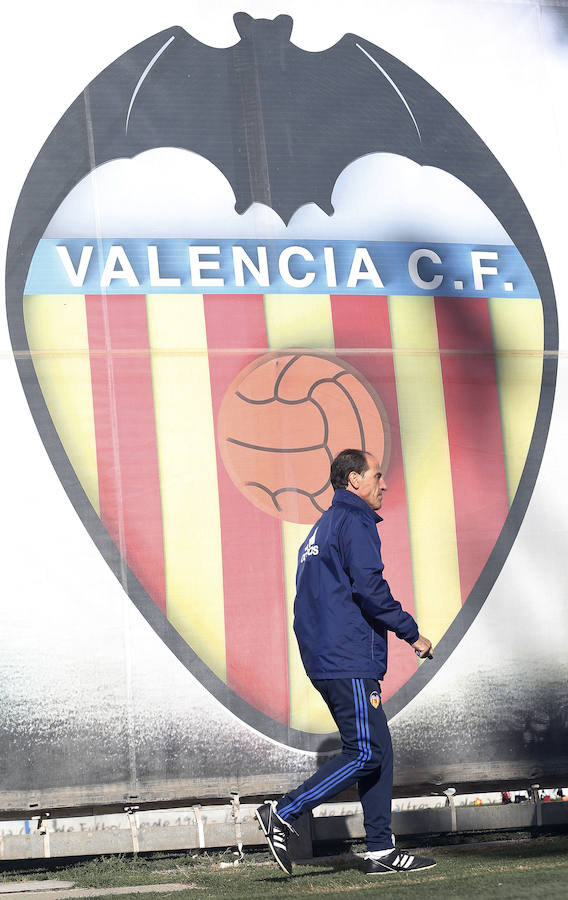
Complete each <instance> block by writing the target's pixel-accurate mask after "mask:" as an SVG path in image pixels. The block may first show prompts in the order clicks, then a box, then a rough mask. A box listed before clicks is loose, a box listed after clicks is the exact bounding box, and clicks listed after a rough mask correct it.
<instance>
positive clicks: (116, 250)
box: [26, 238, 538, 297]
mask: <svg viewBox="0 0 568 900" xmlns="http://www.w3.org/2000/svg"><path fill="white" fill-rule="evenodd" d="M296 291H299V292H303V293H306V292H307V293H315V294H322V293H342V294H367V293H372V294H377V293H379V294H402V295H405V294H411V295H416V294H420V293H423V294H425V295H433V294H440V295H444V296H446V297H451V296H455V297H459V296H469V297H536V296H538V292H537V288H536V285H535V282H534V279H533V277H532V275H531V273H530V271H529V269H528V267H527V266H526V264H525V262H524V260H523V258H522V256H521V255H520V253H519V252H518V250H517V249H516V247H514V246H512V245H504V244H501V245H489V244H449V243H425V244H423V245H421V244H418V243H410V242H394V241H375V242H359V243H357V242H355V241H313V240H309V241H303V242H302V243H301V244H300V243H293V242H290V241H282V240H267V241H255V240H243V241H238V240H236V239H235V240H226V239H223V240H217V239H214V238H209V239H204V240H198V241H195V240H183V239H179V238H168V239H163V238H162V239H157V240H151V239H148V240H144V239H140V238H136V239H134V238H116V239H108V238H105V239H98V240H97V239H91V240H89V239H77V238H74V239H70V240H63V239H44V240H41V241H40V242H39V244H38V247H37V249H36V252H35V254H34V258H33V261H32V265H31V267H30V271H29V274H28V279H27V282H26V293H27V294H60V293H64V294H73V293H78V294H101V293H106V294H125V293H140V294H146V293H152V292H157V293H184V294H185V293H200V294H202V293H227V294H256V293H285V294H289V293H294V292H296Z"/></svg>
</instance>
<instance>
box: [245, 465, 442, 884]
mask: <svg viewBox="0 0 568 900" xmlns="http://www.w3.org/2000/svg"><path fill="white" fill-rule="evenodd" d="M331 484H332V486H333V488H334V490H335V494H334V497H333V502H332V504H331V507H330V508H329V509H328V510H327V512H325V513H324V514H323V515H322V516H321V518H320V519H319V521H318V522H316V524H315V525H314V527H313V528H312V530H311V531H310V534H309V535H308V539H307V541H306V542H305V544H303V545H302V547H300V551H299V554H298V571H297V575H296V602H295V604H294V631H295V633H296V637H297V639H298V645H299V648H300V654H301V656H302V662H303V664H304V667H305V669H306V672H307V674H308V676H309V678H310V680H311V681H312V683H313V685H314V686H315V687H316V688H317V690H318V691H319V692H320V693H321V695H322V697H323V698H324V700H325V702H326V704H327V706H328V707H329V710H330V712H331V714H332V716H333V718H334V720H335V723H336V725H337V727H338V730H339V733H340V735H341V741H342V751H341V754H340V755H339V756H336V757H335V758H333V759H331V760H329V761H328V762H326V763H325V764H324V765H323V766H322V767H321V768H320V769H319V770H318V771H317V772H316V773H315V775H312V777H311V778H308V779H307V781H305V782H304V783H303V784H301V785H300V786H299V787H297V788H296V789H295V790H292V791H290V792H289V793H288V794H286V795H285V796H284V797H282V799H281V800H279V801H278V802H276V801H275V800H274V801H271V802H266V803H263V804H262V806H260V807H259V808H258V809H257V811H256V817H257V819H258V821H259V824H260V827H261V828H262V830H263V832H264V834H265V835H266V839H267V841H268V845H269V847H270V850H271V852H272V854H273V856H274V858H275V859H276V862H277V863H278V865H279V866H280V868H281V869H282V870H283V871H284V872H286V873H287V874H288V875H290V874H291V872H292V863H291V861H290V857H289V854H288V849H287V842H288V836H289V834H290V831H291V830H292V823H293V822H294V820H295V819H297V818H298V817H299V816H301V815H302V813H304V812H307V811H308V810H310V809H313V808H314V807H315V806H318V805H319V804H320V803H323V802H325V801H326V800H328V799H330V798H331V797H333V796H334V795H335V794H338V793H339V792H340V791H343V790H345V789H346V788H348V787H350V786H351V785H352V784H354V783H355V782H357V784H358V789H359V797H360V800H361V804H362V806H363V814H364V823H365V832H366V838H367V850H368V852H367V854H366V856H365V869H366V872H367V874H369V875H379V874H386V873H392V872H409V871H415V870H418V869H427V868H431V867H432V866H435V865H436V862H435V860H433V859H427V858H423V857H419V856H413V855H412V854H408V853H404V852H399V851H397V850H395V849H393V838H392V833H391V829H390V821H391V801H392V777H393V755H392V744H391V738H390V733H389V729H388V725H387V720H386V716H385V714H384V711H383V708H382V705H381V689H380V684H379V680H380V679H382V678H383V677H384V675H385V672H386V669H387V632H388V631H393V632H394V633H395V634H396V636H397V637H398V638H400V639H401V640H404V641H407V643H409V644H410V645H411V646H412V647H413V648H414V649H415V651H416V653H417V654H418V655H419V656H420V657H421V658H422V659H424V658H425V657H427V656H431V655H432V654H431V650H432V644H431V642H430V641H429V640H428V639H427V638H425V637H422V636H421V635H420V634H419V631H418V626H417V624H416V622H415V621H414V619H413V618H412V616H411V615H410V614H409V613H407V612H405V611H404V610H403V609H402V607H401V605H400V603H398V602H397V601H396V600H395V599H394V597H393V596H392V594H391V592H390V589H389V586H388V584H387V582H386V581H385V580H384V578H383V575H382V572H383V563H382V560H381V543H380V540H379V536H378V532H377V523H378V522H380V521H382V520H381V518H380V516H378V515H377V513H376V510H378V509H380V508H381V503H382V495H383V492H384V491H386V489H387V486H386V484H385V481H384V478H383V475H382V473H381V471H380V467H379V463H378V461H377V460H376V459H375V457H374V456H373V455H372V454H370V453H364V452H363V451H361V450H342V452H341V453H339V454H338V455H337V456H336V458H335V459H334V460H333V462H332V464H331Z"/></svg>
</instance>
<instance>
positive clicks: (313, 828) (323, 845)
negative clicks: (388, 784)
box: [288, 737, 362, 874]
mask: <svg viewBox="0 0 568 900" xmlns="http://www.w3.org/2000/svg"><path fill="white" fill-rule="evenodd" d="M340 752H341V747H340V746H338V738H337V737H336V738H333V737H326V738H325V739H324V740H322V742H321V744H320V745H319V747H318V750H317V758H316V764H315V766H314V771H315V770H316V768H318V769H319V768H320V767H321V766H322V765H324V763H326V762H328V761H329V760H330V759H333V757H334V756H337V755H338V754H339V753H340ZM358 799H359V795H358V793H357V786H356V785H354V786H353V787H352V788H349V789H348V790H347V791H342V792H341V793H340V794H337V795H335V796H334V797H330V798H329V800H328V801H325V802H329V803H334V802H342V801H343V802H345V803H350V802H353V801H357V800H358ZM294 828H295V829H296V831H297V832H298V835H297V836H296V835H291V836H290V840H289V843H288V849H289V852H290V856H291V857H292V860H293V861H294V862H296V863H297V862H298V861H300V860H308V859H309V860H312V859H314V858H315V859H317V858H318V857H319V858H322V861H323V858H325V857H326V856H338V855H339V854H340V853H342V854H345V859H344V860H342V862H341V865H342V868H344V867H348V868H357V869H359V868H362V861H361V860H360V859H359V858H358V857H357V856H355V855H354V854H352V855H349V853H346V852H345V851H346V849H347V842H350V841H353V840H357V839H358V836H357V835H354V834H353V831H352V829H350V828H349V823H348V817H346V816H317V817H316V818H314V816H313V815H312V813H311V812H308V813H304V815H303V816H300V818H299V819H296V821H295V822H294ZM314 842H317V847H315V846H314ZM315 853H317V856H315ZM328 870H329V864H327V865H325V871H326V872H327V871H328ZM323 871H324V869H323V868H322V874H323Z"/></svg>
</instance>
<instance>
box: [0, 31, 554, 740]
mask: <svg viewBox="0 0 568 900" xmlns="http://www.w3.org/2000/svg"><path fill="white" fill-rule="evenodd" d="M174 30H175V32H176V33H181V34H183V35H186V32H184V31H183V29H178V28H176V29H174ZM171 32H172V29H170V30H169V31H167V32H162V33H160V34H158V35H154V36H153V37H152V38H148V39H147V40H146V41H143V42H142V43H141V44H139V45H138V46H137V47H135V48H133V49H132V50H130V51H128V52H127V53H126V54H125V55H124V57H121V58H120V60H117V63H120V64H123V60H124V58H125V57H127V56H129V54H130V55H134V54H135V53H136V54H137V55H138V56H140V50H141V48H148V47H150V46H151V45H152V46H153V45H154V44H155V43H156V39H163V38H164V37H166V36H168V35H170V34H171ZM186 37H189V36H187V35H186ZM353 37H354V36H346V37H345V38H343V39H342V41H341V42H339V44H338V45H336V47H335V48H331V50H330V51H326V53H328V54H331V53H332V52H337V49H338V48H340V46H341V45H342V44H343V45H344V47H345V46H346V45H345V43H344V42H345V41H346V40H347V39H352V38H353ZM357 40H359V41H360V44H361V45H363V46H366V47H367V48H369V51H371V52H373V53H375V54H376V55H378V56H379V58H381V59H384V58H386V59H387V60H389V61H390V62H391V64H392V65H393V67H394V68H396V69H397V70H398V71H400V72H402V73H404V72H406V73H411V75H412V76H413V78H414V79H415V80H417V81H418V82H419V83H421V84H422V85H423V86H424V90H425V92H426V93H427V94H429V95H430V96H433V97H435V102H436V103H437V104H440V103H442V104H443V105H445V107H446V108H447V111H448V116H449V115H452V117H453V119H455V117H457V125H456V127H458V126H461V129H462V131H463V139H464V141H466V140H470V141H471V139H472V135H474V136H475V139H476V142H477V145H476V150H477V151H480V149H481V150H482V151H483V159H484V161H485V162H486V163H487V165H488V166H489V168H490V171H491V174H492V176H493V179H492V180H491V179H488V182H490V183H491V186H493V187H494V186H495V184H497V185H498V186H500V187H501V188H502V189H503V194H504V197H505V199H504V200H503V201H502V202H501V201H500V202H499V203H497V201H496V199H495V197H494V196H491V195H490V191H489V192H488V191H487V190H485V191H481V190H479V188H478V186H477V184H476V183H475V179H474V178H473V174H474V173H473V172H472V171H471V167H470V168H469V169H468V160H467V159H466V160H465V161H463V160H453V161H452V162H453V165H452V169H451V170H450V169H448V168H446V169H445V171H450V172H451V174H453V175H455V176H456V177H458V178H459V179H460V180H461V181H463V182H464V183H465V184H466V185H468V186H470V187H472V189H473V190H474V191H475V193H476V194H477V195H478V196H479V197H480V199H481V200H483V201H484V203H485V204H486V205H487V206H488V207H489V209H491V210H492V211H493V212H495V215H496V216H497V218H498V219H499V220H500V221H501V223H502V224H503V225H504V226H505V227H506V229H507V231H508V233H509V235H510V237H511V239H512V241H513V243H514V244H515V246H516V247H517V248H518V250H519V252H520V253H521V255H522V256H523V258H524V260H525V262H526V264H527V266H528V267H529V269H530V271H531V273H532V275H533V277H534V280H535V282H536V285H537V289H538V293H539V296H540V300H541V303H542V308H543V317H544V353H543V368H542V381H541V390H540V399H539V404H538V410H537V414H536V418H535V423H534V430H533V434H532V439H531V443H530V446H529V449H528V453H527V459H526V461H525V465H524V468H523V473H522V476H521V479H520V482H519V485H518V488H517V493H516V495H515V498H514V500H513V503H512V505H511V507H510V509H509V513H508V515H507V518H506V520H505V523H504V525H503V528H502V530H501V533H500V535H499V537H498V539H497V541H496V543H495V546H494V548H493V550H492V552H491V555H490V557H489V559H488V560H487V562H486V564H485V566H484V568H483V569H482V571H481V573H480V574H479V577H478V579H477V581H476V583H475V586H474V588H473V590H472V592H471V593H470V595H469V598H468V600H467V602H466V603H465V604H464V606H463V607H462V609H461V610H460V612H459V613H458V614H457V616H456V618H455V619H454V621H453V622H452V624H451V625H450V626H449V628H448V629H447V631H446V633H445V634H444V636H443V638H442V639H441V641H440V643H439V644H438V646H437V651H436V656H435V659H434V660H433V661H432V662H429V663H428V665H427V666H421V667H420V668H419V669H418V670H417V672H416V673H415V674H414V675H413V676H412V677H411V678H410V679H409V680H408V681H407V682H406V684H404V685H403V686H402V687H401V688H400V689H399V690H398V691H397V693H396V694H395V695H394V696H393V697H392V698H391V699H390V700H389V701H387V702H386V703H385V712H386V714H387V717H388V718H391V717H392V716H393V715H395V714H397V713H398V712H400V711H401V710H402V709H403V708H404V707H405V706H406V705H407V703H408V702H409V701H410V700H411V699H412V698H413V697H414V696H416V694H417V693H418V692H419V691H420V690H421V689H422V688H423V687H424V686H425V685H426V684H427V682H428V681H429V680H430V678H432V676H433V675H434V674H436V672H437V671H439V669H440V668H441V667H442V666H443V664H444V663H445V661H446V660H447V659H448V657H449V656H450V654H451V653H452V652H453V650H454V649H455V648H456V647H457V645H458V643H459V642H460V640H461V638H462V637H463V636H464V634H465V633H466V631H467V630H468V629H469V626H470V625H471V623H472V622H473V620H474V619H475V617H476V616H477V613H478V612H479V610H480V609H481V607H482V606H483V604H484V602H485V600H486V599H487V597H488V595H489V592H490V590H491V588H492V587H493V584H494V583H495V580H496V578H497V576H498V574H499V573H500V571H501V569H502V567H503V565H504V563H505V560H506V558H507V556H508V553H509V551H510V549H511V547H512V545H513V543H514V541H515V539H516V536H517V533H518V531H519V528H520V525H521V523H522V521H523V518H524V515H525V513H526V510H527V507H528V503H529V501H530V498H531V496H532V492H533V489H534V486H535V483H536V478H537V476H538V472H539V469H540V464H541V461H542V457H543V453H544V447H545V444H546V439H547V436H548V429H549V426H550V420H551V415H552V408H553V401H554V392H555V384H556V372H557V350H558V320H557V311H556V300H555V295H554V289H553V285H552V279H551V276H550V271H549V268H548V264H547V261H546V257H545V254H544V249H543V247H542V243H541V241H540V238H539V236H538V233H537V231H536V228H535V226H534V223H533V222H532V219H531V217H530V215H529V213H528V211H527V209H526V207H525V205H524V203H523V201H522V199H521V197H520V195H519V194H518V192H517V190H516V188H515V187H514V185H513V184H512V182H511V181H510V179H509V177H508V175H507V174H506V172H505V171H504V169H503V168H502V167H501V166H500V164H499V163H498V161H497V160H496V159H495V157H494V156H493V154H492V153H491V151H490V150H489V149H488V148H487V147H486V145H485V144H484V143H483V142H482V141H481V139H480V138H479V137H478V136H477V135H476V134H475V132H473V130H472V129H471V128H470V126H469V125H467V123H466V122H465V121H464V120H463V119H462V118H461V116H459V114H457V113H456V111H455V110H454V109H453V107H451V105H450V104H449V103H448V102H447V101H446V100H445V99H444V98H443V97H442V96H441V95H440V94H439V93H438V92H437V91H435V90H434V89H433V88H432V87H431V86H430V85H428V84H427V83H426V82H425V81H424V80H423V79H421V78H420V76H417V75H416V74H415V73H413V72H412V70H410V69H408V67H406V66H403V64H402V63H400V62H399V61H398V60H396V59H395V58H394V57H391V56H389V54H386V53H385V52H384V51H382V50H380V49H379V48H378V47H374V46H373V45H372V44H370V43H368V42H366V41H364V40H361V39H357ZM195 43H197V42H195ZM200 46H202V45H200ZM357 46H359V49H361V47H360V45H359V44H358V45H357ZM306 55H307V56H310V55H312V54H306ZM313 55H314V56H315V55H316V54H313ZM321 55H322V54H319V56H321ZM324 55H325V54H324ZM117 63H113V64H111V66H109V68H108V69H106V70H104V72H102V73H101V74H100V75H98V76H97V77H96V78H95V79H94V80H93V82H91V84H90V85H89V86H88V89H87V90H89V89H90V88H92V87H93V86H94V85H96V84H97V83H98V84H99V85H100V84H101V83H102V82H103V80H104V81H105V83H106V86H107V89H108V79H109V73H110V72H111V70H113V67H115V68H114V72H115V75H116V80H118V79H119V78H120V77H121V65H117ZM82 102H83V93H82V94H80V95H79V97H78V98H77V100H76V101H75V102H74V103H73V104H72V105H71V107H70V108H69V110H68V111H67V112H66V113H65V114H64V115H63V116H62V118H61V119H60V121H59V123H57V125H56V126H55V128H54V131H53V132H52V135H50V137H49V138H48V139H47V141H46V142H45V144H44V146H43V147H42V149H41V150H40V152H39V154H38V156H37V158H36V160H35V162H34V164H33V165H32V168H31V170H30V173H29V174H28V176H27V179H26V182H25V183H24V186H23V188H22V191H21V194H20V197H19V200H18V204H17V207H16V210H15V213H14V218H13V222H12V228H11V232H10V238H9V243H8V251H7V259H6V301H7V316H8V325H9V331H10V338H11V342H12V347H13V351H14V355H15V359H16V364H17V367H18V373H19V376H20V379H21V382H22V386H23V389H24V392H25V395H26V399H27V401H28V405H29V407H30V411H31V413H32V416H33V418H34V421H35V424H36V427H37V429H38V432H39V434H40V437H41V439H42V442H43V444H44V446H45V449H46V452H47V454H48V456H49V458H50V460H51V462H52V464H53V466H54V469H55V471H56V473H57V475H58V477H59V479H60V481H61V483H62V485H63V488H64V489H65V491H66V493H67V495H68V497H69V499H70V500H71V503H72V504H73V507H74V509H75V511H76V512H77V514H78V516H79V518H80V519H81V521H82V523H83V524H84V526H85V527H86V529H87V531H88V532H89V534H90V536H91V538H92V539H93V541H94V543H95V545H96V547H97V549H98V550H99V551H100V552H101V554H102V556H103V559H104V560H105V561H106V562H107V564H108V565H109V566H110V568H111V570H112V571H113V572H114V574H115V575H116V577H117V578H118V580H119V581H120V580H121V579H122V576H123V574H124V568H125V566H124V562H123V561H122V559H121V557H120V554H119V551H118V549H117V548H116V546H115V545H114V543H113V541H112V540H111V538H110V536H109V534H108V532H107V531H106V529H105V528H104V527H103V525H102V523H101V521H100V519H99V518H98V516H97V514H96V512H95V511H94V509H93V507H92V506H91V504H90V502H89V500H88V498H87V496H86V494H85V492H84V490H83V488H82V486H81V484H80V483H79V480H78V478H77V476H76V474H75V472H74V470H73V468H72V466H71V463H70V461H69V459H68V457H67V455H66V453H65V451H64V449H63V446H62V444H61V441H60V439H59V436H58V434H57V432H56V430H55V427H54V425H53V422H52V420H51V416H50V414H49V411H48V409H47V406H46V403H45V400H44V398H43V394H42V392H41V388H40V385H39V382H38V379H37V376H36V373H35V368H34V364H33V361H32V359H31V354H30V351H29V346H28V341H27V335H26V331H25V325H24V317H23V295H24V286H25V282H26V278H27V273H28V269H29V266H30V264H31V260H32V257H33V254H34V252H35V249H36V246H37V243H38V242H39V240H40V238H41V237H42V235H43V233H44V231H45V229H46V227H47V225H48V223H49V221H50V219H51V216H52V215H53V214H54V212H55V211H56V209H57V208H58V206H59V204H60V202H61V200H62V199H63V198H64V197H65V196H67V194H68V193H69V191H70V190H71V189H72V188H73V187H74V186H75V185H76V184H77V183H78V181H79V180H81V178H82V177H83V175H84V174H85V173H84V172H81V171H79V169H78V168H77V167H75V168H73V166H71V165H69V160H68V159H67V158H65V156H64V154H65V153H68V154H69V155H70V160H71V161H72V160H73V150H74V147H73V144H72V143H71V146H70V147H69V148H66V149H65V150H64V151H63V155H62V153H61V146H60V143H59V141H58V140H56V139H54V134H55V133H56V132H57V131H58V129H59V134H60V135H61V136H63V135H64V131H65V127H67V128H68V129H73V128H75V127H76V125H77V117H78V115H80V110H81V103H82ZM78 110H79V113H78ZM81 133H82V132H81ZM75 140H76V138H75ZM109 143H110V144H112V141H111V140H110V139H109ZM107 149H108V148H107ZM110 149H111V150H112V147H111V148H110ZM117 149H118V148H117ZM399 152H400V151H399ZM119 155H121V156H123V155H125V153H124V152H121V151H119ZM126 155H128V154H126ZM130 155H132V156H134V155H136V151H134V152H133V153H132V154H130ZM408 156H409V157H410V158H415V152H414V150H413V149H412V148H410V147H409V150H408ZM107 158H109V157H107ZM110 158H113V157H112V156H111V157H110ZM100 161H101V162H102V161H103V160H102V159H101V160H100ZM469 161H470V162H471V160H469ZM460 162H461V166H460ZM53 169H58V170H59V171H60V172H61V170H63V172H64V174H63V176H62V177H63V178H64V180H65V187H64V188H63V191H61V189H60V188H58V187H53V185H52V182H51V178H50V176H51V173H52V170H53ZM71 172H73V173H74V175H75V178H73V175H70V174H69V173H71ZM38 178H39V179H40V181H42V182H43V184H44V190H43V194H44V199H43V204H42V211H41V213H40V214H39V215H38V216H37V218H36V216H35V209H36V196H37V179H38ZM472 182H473V184H472ZM45 184H47V185H48V189H46V188H45ZM273 205H274V206H275V207H277V201H276V200H275V201H274V203H273ZM496 208H497V211H496ZM504 210H505V213H506V214H504ZM125 589H126V590H127V593H128V595H129V597H130V599H131V600H132V602H133V603H134V604H135V605H136V607H137V608H138V609H139V611H140V612H141V613H142V615H143V616H144V617H145V619H146V620H147V621H148V623H149V624H150V625H151V627H152V628H153V629H154V631H155V632H156V633H157V634H158V636H159V637H160V638H161V639H162V640H163V641H164V643H165V644H166V646H167V647H168V648H169V649H170V650H171V651H172V652H173V653H174V654H175V655H176V656H177V658H178V659H179V660H180V661H181V662H182V663H183V664H184V665H185V667H186V668H187V669H188V670H189V671H190V672H191V673H192V674H193V675H194V676H195V677H196V678H197V679H198V680H199V681H200V683H201V684H202V685H203V686H204V687H205V688H206V689H207V690H208V691H209V692H210V693H211V694H212V695H213V696H214V697H215V698H216V699H218V700H219V701H220V702H221V703H223V705H224V706H225V707H226V708H227V709H228V710H230V711H231V712H232V713H233V714H234V715H236V716H237V717H238V718H239V719H241V720H242V721H244V722H245V723H246V724H247V725H249V726H251V727H252V728H254V729H255V730H257V731H260V732H262V733H263V734H264V735H266V736H267V737H269V738H271V739H273V740H275V741H277V742H279V743H282V744H284V745H288V746H290V747H292V748H295V749H300V750H307V751H312V752H313V751H317V750H318V749H319V747H320V746H321V745H322V744H323V743H325V746H326V749H332V747H333V746H339V743H338V741H337V735H336V733H335V732H333V733H331V734H327V735H326V734H312V733H308V732H303V731H298V730H296V729H293V728H290V727H289V726H286V725H282V724H280V723H277V722H275V721H274V720H272V719H271V718H270V717H269V716H267V715H265V714H264V713H262V712H260V711H259V710H258V709H256V708H255V707H253V706H251V705H250V704H248V703H247V702H246V701H245V700H243V699H242V698H241V697H240V696H238V695H237V694H236V693H235V692H233V691H232V690H231V689H230V688H229V687H228V686H227V685H226V684H225V683H224V682H223V681H222V680H221V679H219V678H218V677H217V676H216V675H215V674H214V673H213V672H212V671H211V670H210V669H209V668H208V667H207V666H206V665H205V664H204V663H203V662H202V660H201V659H200V658H199V657H198V656H197V655H196V654H195V652H194V651H193V650H192V649H191V647H190V646H189V645H188V644H187V643H186V642H185V640H184V639H183V638H182V637H181V636H180V635H179V634H178V632H177V631H176V630H175V629H174V628H173V626H172V625H171V624H170V623H169V621H168V620H167V619H166V617H165V616H164V615H163V614H162V613H161V612H160V610H159V609H158V608H157V606H156V604H155V603H154V601H153V600H152V598H151V597H150V596H149V595H148V594H147V592H146V591H145V590H144V588H143V587H142V585H141V584H140V582H139V581H138V579H137V578H136V576H135V575H134V574H133V572H132V571H131V570H130V569H128V570H127V574H126V585H125Z"/></svg>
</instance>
